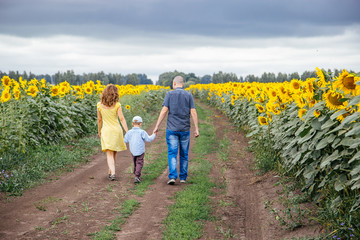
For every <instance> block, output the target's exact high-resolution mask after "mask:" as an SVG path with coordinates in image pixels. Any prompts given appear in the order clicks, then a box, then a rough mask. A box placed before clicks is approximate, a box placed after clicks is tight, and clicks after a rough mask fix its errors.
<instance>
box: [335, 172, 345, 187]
mask: <svg viewBox="0 0 360 240" xmlns="http://www.w3.org/2000/svg"><path fill="white" fill-rule="evenodd" d="M347 180H348V179H347V177H346V175H345V174H341V175H340V176H338V178H337V179H336V182H335V184H334V188H335V190H336V191H341V190H343V189H344V187H345V186H346V182H347Z"/></svg>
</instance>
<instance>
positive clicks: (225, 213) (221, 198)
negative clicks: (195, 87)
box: [198, 103, 319, 240]
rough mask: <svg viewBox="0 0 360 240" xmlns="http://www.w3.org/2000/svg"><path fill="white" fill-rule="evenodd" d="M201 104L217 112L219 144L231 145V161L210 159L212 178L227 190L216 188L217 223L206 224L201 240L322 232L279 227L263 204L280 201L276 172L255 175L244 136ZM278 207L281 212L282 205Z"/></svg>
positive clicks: (272, 237)
mask: <svg viewBox="0 0 360 240" xmlns="http://www.w3.org/2000/svg"><path fill="white" fill-rule="evenodd" d="M198 104H199V105H200V106H201V107H203V108H207V109H210V110H212V111H214V116H213V117H212V121H213V123H214V126H215V129H216V138H217V139H218V141H221V139H223V138H224V137H226V138H227V139H228V140H229V142H230V150H229V155H228V160H226V161H220V160H219V159H218V156H216V154H214V155H213V156H212V157H210V158H209V160H210V161H212V163H213V164H214V166H213V169H212V171H211V173H210V176H211V179H214V182H215V183H217V184H218V185H219V184H220V185H221V184H222V183H223V182H226V186H227V187H226V188H225V189H222V188H219V187H217V188H214V192H215V196H212V197H211V202H212V206H213V215H214V216H215V218H216V221H210V222H207V223H206V225H205V231H204V232H205V234H204V236H203V237H202V238H201V239H245V240H275V239H276V240H278V239H284V238H287V239H291V238H292V237H297V238H298V237H306V236H309V237H310V236H316V235H317V234H318V233H319V225H316V224H315V225H313V224H310V225H305V226H302V227H301V228H297V229H295V230H293V231H291V230H288V229H284V228H283V227H282V226H280V224H279V223H278V222H277V221H276V220H275V218H274V216H273V215H271V214H270V211H269V209H265V205H264V202H265V201H272V202H276V201H277V200H278V198H279V193H281V192H282V188H281V186H280V185H278V186H275V184H276V183H277V182H278V181H279V176H278V175H277V174H276V173H274V172H268V173H266V174H264V175H261V176H256V171H255V170H254V156H253V154H252V153H251V152H249V151H248V150H247V148H248V146H249V144H248V139H247V138H246V137H245V134H244V133H243V132H237V130H236V128H235V127H234V124H233V123H232V122H231V121H230V120H229V119H227V117H226V116H224V115H223V114H222V113H221V112H220V111H219V110H217V109H215V110H214V108H211V107H209V106H207V105H205V104H202V103H198ZM308 204H310V203H308ZM310 205H311V204H310ZM312 205H313V204H312ZM277 207H279V209H281V206H280V205H277Z"/></svg>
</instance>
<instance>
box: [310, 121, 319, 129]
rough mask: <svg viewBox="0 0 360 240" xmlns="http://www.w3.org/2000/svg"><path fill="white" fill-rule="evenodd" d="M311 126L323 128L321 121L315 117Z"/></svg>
mask: <svg viewBox="0 0 360 240" xmlns="http://www.w3.org/2000/svg"><path fill="white" fill-rule="evenodd" d="M311 126H312V127H313V128H314V129H315V130H321V123H320V122H319V120H318V119H317V118H315V119H314V120H313V121H312V122H311Z"/></svg>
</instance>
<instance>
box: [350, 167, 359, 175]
mask: <svg viewBox="0 0 360 240" xmlns="http://www.w3.org/2000/svg"><path fill="white" fill-rule="evenodd" d="M359 172H360V165H358V166H356V168H354V169H353V170H352V171H351V172H350V174H351V176H354V175H356V174H358V173H359Z"/></svg>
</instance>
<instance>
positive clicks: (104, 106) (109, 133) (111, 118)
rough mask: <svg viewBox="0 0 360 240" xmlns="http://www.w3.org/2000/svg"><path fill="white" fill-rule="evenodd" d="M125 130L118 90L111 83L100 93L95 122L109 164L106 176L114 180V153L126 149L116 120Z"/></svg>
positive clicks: (125, 125)
mask: <svg viewBox="0 0 360 240" xmlns="http://www.w3.org/2000/svg"><path fill="white" fill-rule="evenodd" d="M118 118H119V119H120V122H121V125H122V126H123V128H124V130H125V131H126V132H127V131H128V127H127V124H126V120H125V118H124V115H123V113H122V110H121V105H120V103H119V90H118V89H117V87H116V86H115V85H113V84H109V85H108V86H107V87H106V88H105V89H104V91H103V93H102V94H101V102H98V104H97V123H98V132H99V137H100V138H101V148H102V150H103V151H104V152H106V158H107V163H108V166H109V172H108V173H109V175H108V178H109V179H110V180H111V181H114V180H115V163H116V154H117V152H119V151H124V150H126V145H125V143H124V136H123V130H122V128H121V126H120V123H119V121H118Z"/></svg>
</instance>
